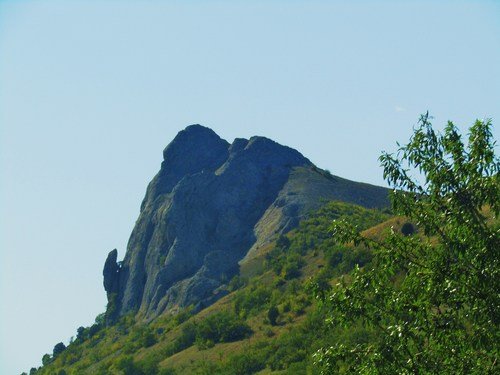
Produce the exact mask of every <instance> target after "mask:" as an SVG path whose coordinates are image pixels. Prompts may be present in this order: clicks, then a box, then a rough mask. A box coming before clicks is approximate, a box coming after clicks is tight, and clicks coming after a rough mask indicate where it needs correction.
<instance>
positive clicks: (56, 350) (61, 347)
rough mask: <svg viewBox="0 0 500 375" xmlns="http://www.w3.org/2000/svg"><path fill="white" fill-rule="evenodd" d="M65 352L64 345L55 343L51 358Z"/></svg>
mask: <svg viewBox="0 0 500 375" xmlns="http://www.w3.org/2000/svg"><path fill="white" fill-rule="evenodd" d="M64 350H66V345H64V344H63V343H62V342H59V343H57V344H56V345H55V346H54V350H53V351H52V357H54V358H55V357H57V356H58V355H59V354H61V353H62V352H64Z"/></svg>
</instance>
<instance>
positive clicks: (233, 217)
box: [103, 125, 388, 319]
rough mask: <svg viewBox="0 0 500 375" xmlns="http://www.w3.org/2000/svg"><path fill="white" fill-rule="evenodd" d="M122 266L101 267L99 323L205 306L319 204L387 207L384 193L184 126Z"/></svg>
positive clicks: (270, 150)
mask: <svg viewBox="0 0 500 375" xmlns="http://www.w3.org/2000/svg"><path fill="white" fill-rule="evenodd" d="M163 158H164V160H163V162H162V165H161V169H160V171H159V172H158V174H157V175H156V176H155V177H154V179H153V180H152V181H151V183H150V184H149V186H148V189H147V193H146V197H145V198H144V201H143V202H142V205H141V212H140V215H139V218H138V220H137V222H136V225H135V227H134V230H133V231H132V234H131V236H130V240H129V243H128V247H127V252H126V255H125V258H124V260H123V262H122V263H121V264H118V263H117V262H116V260H117V252H116V251H115V250H114V251H112V252H111V253H110V254H109V256H108V259H107V260H106V263H105V267H104V272H103V273H104V286H105V289H106V292H107V294H108V299H109V308H108V318H111V319H115V318H117V317H119V316H123V315H125V314H127V313H129V312H134V313H135V312H139V314H140V316H142V317H144V318H146V319H151V318H154V317H156V316H158V315H160V314H161V313H163V312H165V311H176V310H178V309H179V308H182V307H186V306H189V305H194V306H195V309H196V310H199V309H201V308H203V307H205V306H208V305H210V304H211V303H213V302H214V301H216V300H217V299H219V298H221V297H222V296H224V295H225V294H226V293H227V292H226V290H225V289H224V288H221V286H222V285H223V284H224V283H225V282H226V281H227V280H229V279H230V278H231V277H232V276H234V275H235V274H237V273H238V269H239V263H240V262H243V263H244V262H245V261H248V260H249V259H251V258H252V257H253V256H254V254H255V253H256V252H257V249H259V248H260V247H262V246H264V245H265V244H266V243H269V242H270V241H271V240H273V239H274V238H275V237H276V236H277V235H279V234H281V233H286V232H288V231H289V230H291V229H292V228H294V227H296V226H297V224H298V222H299V220H300V219H301V218H302V217H303V216H304V215H305V214H306V213H308V212H310V211H311V210H312V209H316V208H318V207H319V205H320V204H321V203H322V202H324V201H326V200H334V199H336V200H342V201H345V202H351V203H355V204H359V205H362V206H364V207H368V208H371V207H384V206H386V205H388V200H387V190H386V189H383V188H380V187H375V186H371V185H367V184H360V183H355V182H351V181H348V180H344V179H341V178H339V177H335V176H331V175H330V174H329V173H326V172H324V171H321V170H319V169H318V168H316V167H315V166H314V165H313V164H312V163H311V162H310V161H309V160H308V159H307V158H305V157H304V156H302V155H301V154H300V153H299V152H298V151H296V150H293V149H291V148H289V147H285V146H282V145H279V144H277V143H276V142H274V141H272V140H269V139H267V138H264V137H252V138H250V139H249V140H246V139H235V140H234V142H233V143H232V144H229V143H228V142H226V141H225V140H223V139H221V138H220V137H219V136H218V135H217V134H215V133H214V132H213V131H212V130H211V129H208V128H205V127H203V126H200V125H191V126H189V127H187V128H186V129H185V130H183V131H181V132H180V133H179V134H178V135H177V136H176V137H175V139H174V140H173V141H172V142H171V143H170V144H169V145H168V146H167V147H166V148H165V150H164V152H163Z"/></svg>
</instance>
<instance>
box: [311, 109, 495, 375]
mask: <svg viewBox="0 0 500 375" xmlns="http://www.w3.org/2000/svg"><path fill="white" fill-rule="evenodd" d="M430 119H431V118H430V117H429V115H428V114H426V115H423V116H421V118H420V121H419V126H418V127H417V128H416V129H415V131H414V134H413V136H412V137H411V139H410V141H409V143H408V144H407V145H405V146H403V147H401V148H400V149H399V151H398V152H397V154H395V155H392V154H387V153H384V154H382V156H381V157H380V161H381V164H382V166H383V168H384V178H385V179H386V180H387V181H388V182H389V184H390V185H392V187H393V188H394V192H393V194H392V203H393V209H394V211H395V213H396V214H399V215H403V216H406V217H407V218H408V219H409V220H410V221H411V222H412V223H415V224H416V226H417V228H418V232H417V233H418V234H416V235H413V236H404V235H403V234H402V233H400V232H399V231H392V233H391V234H390V235H388V236H387V237H386V238H385V239H383V240H380V241H374V240H370V239H367V238H365V237H363V236H361V235H360V234H359V232H358V231H357V230H356V228H355V227H353V226H352V225H350V224H349V223H348V222H346V221H343V220H340V221H336V222H334V224H333V228H332V230H333V235H334V238H335V239H337V240H338V241H339V242H343V243H348V242H354V244H364V245H365V246H367V247H369V248H370V249H371V251H372V252H373V255H374V259H373V262H371V263H370V264H369V265H367V266H365V267H363V268H359V267H357V268H356V269H355V270H354V272H353V273H352V274H351V275H350V276H349V277H345V278H341V280H340V282H338V283H337V284H336V285H334V287H333V289H332V292H331V293H330V294H329V296H327V297H326V298H324V302H325V303H326V304H327V306H328V307H329V310H330V313H329V322H330V323H331V325H332V326H334V327H336V326H352V325H353V324H362V325H363V326H365V327H369V328H370V329H371V330H373V331H374V332H375V333H376V335H375V336H374V337H376V338H375V339H372V340H367V341H366V342H364V343H359V342H358V343H356V344H353V345H349V344H344V343H338V344H335V345H333V346H331V347H324V348H323V349H321V350H320V351H318V352H317V353H316V354H315V360H316V363H317V364H318V365H319V366H320V367H321V368H322V371H323V373H325V374H330V373H356V374H396V373H397V374H428V373H432V374H437V373H439V374H488V373H495V372H496V371H498V361H499V359H498V355H499V346H498V343H499V342H500V330H499V323H500V288H499V286H500V285H499V283H500V274H499V273H500V267H499V251H500V236H499V233H500V229H499V225H498V220H497V217H498V213H499V210H500V199H499V198H500V179H499V174H498V172H499V169H500V162H499V159H498V157H496V156H495V142H494V140H493V137H492V132H491V128H492V125H491V121H479V120H478V121H476V122H475V124H474V125H473V126H472V127H471V128H470V130H469V134H468V140H467V142H466V144H464V141H463V139H462V135H461V134H460V133H459V131H458V129H457V128H456V127H455V126H454V125H453V123H451V122H449V123H448V124H447V126H446V128H445V130H444V133H443V134H440V133H438V132H436V131H435V130H434V129H433V127H432V125H431V122H430ZM415 175H416V177H415Z"/></svg>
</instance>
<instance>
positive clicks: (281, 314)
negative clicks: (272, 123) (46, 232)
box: [30, 115, 500, 375]
mask: <svg viewBox="0 0 500 375" xmlns="http://www.w3.org/2000/svg"><path fill="white" fill-rule="evenodd" d="M429 120H430V119H429V117H428V116H427V115H425V116H423V117H422V118H421V120H420V127H419V128H417V129H416V130H415V133H414V135H413V137H412V138H411V139H410V143H409V144H408V145H406V146H404V147H401V149H400V150H399V153H398V154H396V155H395V156H394V155H389V154H384V155H383V156H382V157H381V162H382V165H383V167H384V176H385V177H386V178H387V180H388V181H389V183H390V184H391V185H392V186H393V187H394V189H395V190H394V192H393V195H392V202H393V209H392V211H389V210H387V209H386V210H380V209H366V208H363V207H360V206H356V205H353V204H348V203H343V202H338V201H330V202H324V205H323V206H322V207H321V208H320V209H319V210H317V211H315V212H313V213H311V214H309V215H308V216H307V217H306V218H304V219H303V220H302V221H301V222H300V224H299V226H298V227H297V229H295V230H293V231H291V232H289V233H288V234H287V235H279V236H277V238H276V240H275V241H274V242H273V243H272V244H269V245H267V246H264V247H263V248H261V249H259V253H258V254H257V255H256V258H255V259H254V260H253V261H252V262H248V263H246V264H245V265H242V267H241V269H240V273H239V274H238V275H237V276H235V277H233V278H232V279H231V280H229V281H227V282H226V284H225V285H224V288H225V289H226V291H227V293H228V294H227V295H226V296H225V297H223V298H221V299H219V300H218V301H216V302H215V303H214V304H212V305H211V306H209V307H207V308H205V309H203V310H201V311H199V312H196V310H195V309H194V308H193V307H189V308H185V309H181V310H179V311H178V312H177V313H176V314H167V313H164V314H162V315H160V316H158V317H156V318H155V319H152V320H148V321H146V320H144V319H141V317H140V316H137V315H134V314H127V315H124V316H122V317H120V318H119V319H118V320H117V321H116V322H115V323H114V324H106V316H105V314H101V315H99V316H98V317H97V318H96V322H95V324H94V325H92V326H90V327H80V328H78V330H77V335H76V339H75V340H72V341H71V342H70V343H69V345H67V347H65V346H64V344H62V343H60V344H62V345H59V344H57V345H56V347H57V349H56V347H54V350H53V354H52V355H50V354H46V355H45V356H44V358H43V367H41V368H39V369H32V370H31V371H30V374H50V375H64V374H66V375H70V374H125V375H128V374H134V375H146V374H148V375H149V374H152V375H155V374H160V375H167V374H168V375H172V374H177V375H179V374H227V375H229V374H256V373H258V374H267V373H279V374H312V375H316V374H343V373H346V374H347V373H349V374H396V373H397V374H489V373H491V374H493V373H496V372H498V364H497V362H498V360H497V358H498V351H499V350H498V342H500V337H499V336H500V334H499V329H498V326H499V320H500V316H499V313H498V311H500V310H499V298H500V289H499V277H498V276H499V275H498V272H499V264H498V262H499V261H498V250H499V249H500V242H499V231H500V223H499V220H498V211H499V204H500V203H499V199H498V198H499V197H500V191H499V186H500V184H499V177H498V170H499V161H498V158H497V157H496V156H495V154H494V147H495V146H494V141H493V139H492V136H491V123H490V122H488V121H478V122H476V123H475V124H474V125H473V126H472V127H471V129H470V133H469V140H468V144H467V145H464V144H463V143H462V140H461V136H460V134H459V133H458V131H457V130H456V128H455V127H454V126H453V124H451V123H449V124H448V126H447V127H446V129H445V131H444V134H443V135H440V134H438V133H436V132H435V131H434V130H433V128H432V126H431V124H430V121H429ZM410 171H415V173H417V174H418V175H419V177H418V178H417V179H412V178H411V177H410ZM418 181H423V182H422V183H419V182H418ZM332 223H333V224H332Z"/></svg>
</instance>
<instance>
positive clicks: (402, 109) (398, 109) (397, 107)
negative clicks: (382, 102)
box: [394, 105, 406, 112]
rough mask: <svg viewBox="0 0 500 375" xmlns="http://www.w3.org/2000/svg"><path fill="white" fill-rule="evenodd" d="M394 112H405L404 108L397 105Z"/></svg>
mask: <svg viewBox="0 0 500 375" xmlns="http://www.w3.org/2000/svg"><path fill="white" fill-rule="evenodd" d="M394 110H395V111H396V112H404V111H406V108H404V107H401V106H399V105H397V106H395V107H394Z"/></svg>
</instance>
